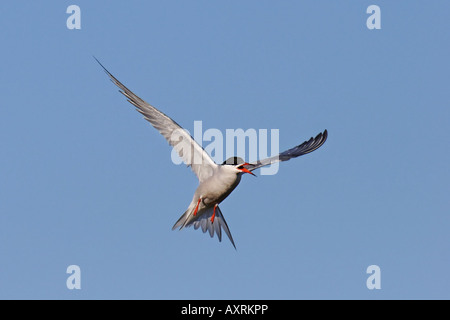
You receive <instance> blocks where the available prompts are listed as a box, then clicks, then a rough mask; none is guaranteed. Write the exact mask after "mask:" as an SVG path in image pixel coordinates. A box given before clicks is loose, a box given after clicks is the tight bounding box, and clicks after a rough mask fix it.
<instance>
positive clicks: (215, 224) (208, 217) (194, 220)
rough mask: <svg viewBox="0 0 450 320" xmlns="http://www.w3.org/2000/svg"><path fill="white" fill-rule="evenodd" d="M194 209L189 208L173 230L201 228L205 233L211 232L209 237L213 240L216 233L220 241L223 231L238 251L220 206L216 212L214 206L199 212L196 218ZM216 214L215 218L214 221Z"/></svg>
mask: <svg viewBox="0 0 450 320" xmlns="http://www.w3.org/2000/svg"><path fill="white" fill-rule="evenodd" d="M194 210H195V206H194V207H192V208H191V207H189V208H188V210H186V212H185V213H184V214H183V215H182V216H181V217H180V219H178V221H177V222H176V223H175V224H174V226H173V227H172V230H175V229H177V228H180V230H181V229H183V228H184V227H190V226H194V229H195V230H197V229H198V228H200V227H201V229H202V231H203V233H206V231H209V235H210V236H211V238H213V237H214V233H215V234H217V237H218V238H219V241H222V229H223V231H224V232H225V234H226V235H227V236H228V239H230V241H231V243H232V244H233V247H234V248H235V249H236V245H235V244H234V241H233V237H232V236H231V232H230V229H229V228H228V225H227V222H226V221H225V217H224V216H223V214H222V211H220V208H219V206H217V207H216V210H215V212H214V206H212V207H208V208H204V209H202V210H199V211H198V212H197V214H196V215H195V216H194V214H193V213H194ZM213 214H214V218H213V219H212V217H213Z"/></svg>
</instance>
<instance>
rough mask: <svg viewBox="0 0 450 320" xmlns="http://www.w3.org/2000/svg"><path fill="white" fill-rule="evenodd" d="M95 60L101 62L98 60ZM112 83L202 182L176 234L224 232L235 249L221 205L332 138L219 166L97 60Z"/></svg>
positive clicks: (321, 136)
mask: <svg viewBox="0 0 450 320" xmlns="http://www.w3.org/2000/svg"><path fill="white" fill-rule="evenodd" d="M94 59H95V60H97V58H95V57H94ZM97 62H98V63H99V64H100V66H101V67H102V68H103V70H104V71H105V72H106V74H107V75H108V76H109V78H110V79H111V81H112V82H113V83H114V84H115V85H116V86H117V87H119V92H120V93H122V94H123V95H124V96H125V97H126V98H127V99H128V102H130V103H131V104H132V105H134V106H135V107H136V110H137V111H138V112H140V113H141V114H142V115H143V116H144V119H145V120H147V121H148V122H150V123H151V125H152V126H153V127H155V128H156V129H157V130H158V131H159V132H160V133H161V134H162V135H163V136H164V138H166V140H167V141H168V142H169V144H170V145H171V146H172V147H173V148H174V149H175V150H176V151H177V153H178V154H179V156H180V157H181V159H182V160H183V162H184V163H185V164H186V165H187V166H188V167H191V169H192V171H193V172H194V173H195V175H196V176H197V178H198V180H199V186H198V187H197V190H195V193H194V197H193V198H192V201H191V203H190V205H189V207H188V209H187V210H186V212H185V213H184V214H183V215H181V217H180V218H179V219H178V221H177V222H176V223H175V225H174V226H173V228H172V230H175V229H177V228H179V229H180V230H181V229H183V228H185V227H191V226H193V227H194V229H198V228H201V229H202V231H203V233H206V232H207V231H208V232H209V234H210V236H211V237H214V234H217V237H218V239H219V241H222V229H223V231H224V232H225V234H226V235H227V236H228V238H229V239H230V241H231V243H232V244H233V246H234V248H235V249H236V245H235V243H234V240H233V237H232V236H231V233H230V229H229V228H228V225H227V222H226V221H225V217H224V216H223V214H222V211H221V210H220V208H219V204H220V203H221V202H222V201H223V200H225V198H226V197H228V196H229V195H230V193H231V192H232V191H233V190H234V189H235V188H236V187H237V185H238V184H239V182H240V181H241V176H242V175H243V174H244V173H249V174H252V175H254V174H253V172H252V171H254V170H256V169H258V168H261V167H263V166H267V165H270V164H273V163H276V162H280V161H287V160H289V159H292V158H296V157H299V156H302V155H305V154H307V153H310V152H313V151H314V150H316V149H318V148H319V147H320V146H322V145H323V144H324V143H325V141H326V139H327V136H328V132H327V130H325V131H323V132H321V133H319V134H318V135H317V136H316V137H315V138H313V137H311V138H310V139H309V140H307V141H305V142H303V143H302V144H300V145H298V146H295V147H293V148H291V149H289V150H286V151H284V152H282V153H280V154H279V155H277V156H273V157H270V158H267V159H263V160H258V161H256V162H252V163H248V162H245V161H244V160H243V159H242V158H239V157H231V158H229V159H227V160H226V161H224V162H223V163H222V164H217V163H215V162H214V160H213V159H212V158H211V157H210V156H209V154H208V153H207V152H206V151H205V150H204V149H203V148H202V147H201V146H200V145H199V144H198V143H197V142H196V141H195V140H194V139H193V138H192V137H191V136H190V134H189V133H188V132H187V131H186V130H184V129H183V128H182V127H181V126H180V125H179V124H177V123H176V122H175V121H174V120H172V119H171V118H170V117H168V116H167V115H165V114H164V113H162V112H161V111H159V110H158V109H156V108H155V107H153V106H152V105H150V104H149V103H147V102H145V101H144V100H142V99H141V98H140V97H138V96H137V95H136V94H134V93H133V92H132V91H131V90H130V89H128V88H127V87H125V86H124V85H123V84H122V83H121V82H120V81H119V80H117V78H115V77H114V76H113V75H112V74H111V73H110V72H109V71H108V70H107V69H106V68H105V67H104V66H103V65H102V64H101V63H100V61H98V60H97Z"/></svg>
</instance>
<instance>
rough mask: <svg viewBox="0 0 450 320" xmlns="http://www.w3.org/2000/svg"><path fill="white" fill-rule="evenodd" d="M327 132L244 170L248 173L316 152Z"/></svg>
mask: <svg viewBox="0 0 450 320" xmlns="http://www.w3.org/2000/svg"><path fill="white" fill-rule="evenodd" d="M327 137H328V132H327V130H325V131H324V132H323V133H322V132H321V133H319V134H318V135H317V136H316V137H315V138H312V137H311V139H309V140H308V141H305V142H303V143H302V144H300V145H298V146H296V147H294V148H291V149H289V150H286V151H284V152H282V153H280V154H279V155H277V156H274V157H270V158H266V159H264V160H258V161H256V162H252V163H250V164H248V165H245V168H247V169H248V170H250V171H253V170H256V169H258V168H261V167H264V166H268V165H270V164H272V163H275V162H280V161H288V160H289V159H292V158H297V157H300V156H302V155H304V154H307V153H310V152H313V151H314V150H317V149H318V148H319V147H320V146H322V145H323V144H324V143H325V141H326V140H327Z"/></svg>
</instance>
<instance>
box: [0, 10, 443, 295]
mask: <svg viewBox="0 0 450 320" xmlns="http://www.w3.org/2000/svg"><path fill="white" fill-rule="evenodd" d="M71 4H76V5H78V6H79V7H80V8H81V30H69V29H67V27H66V19H67V18H68V17H69V15H68V14H66V8H67V7H68V6H69V5H71ZM371 4H376V5H378V6H380V8H381V29H380V30H369V29H368V28H367V27H366V19H367V18H368V17H369V15H368V14H367V13H366V9H367V7H368V6H369V5H371ZM449 10H450V3H449V2H448V1H432V2H429V1H428V2H427V1H408V2H407V1H395V2H394V3H393V2H392V1H320V2H319V1H277V2H273V1H245V2H240V1H228V2H227V3H219V1H164V2H163V1H158V2H156V1H145V2H144V1H128V2H127V5H124V4H123V3H119V2H117V3H111V2H109V1H95V2H92V1H76V2H69V1H59V2H58V3H55V2H51V1H40V2H26V3H24V2H23V3H22V2H7V1H3V2H2V3H1V4H0V12H2V19H0V30H2V31H1V32H0V41H1V43H2V50H1V51H0V57H1V72H0V81H1V84H2V85H1V89H0V90H1V107H0V147H1V156H0V298H2V299H11V298H24V299H80V298H83V299H435V298H437V299H449V298H450V293H449V292H450V290H449V285H450V276H449V273H448V270H449V268H450V255H449V250H450V241H449V240H450V236H449V230H450V216H449V213H450V200H449V196H448V192H449V191H450V183H449V181H450V170H448V166H449V163H450V151H449V148H448V145H449V141H450V134H449V132H448V127H449V124H450V109H449V102H450V98H449V84H450V81H449V74H450V64H449V62H448V57H449V56H450V39H449V28H448V22H447V20H448V12H449ZM93 55H95V56H96V57H97V58H98V59H99V60H100V61H102V63H103V64H104V65H105V66H106V67H107V68H108V69H109V70H110V71H111V72H112V73H113V74H114V75H115V76H116V77H117V78H118V79H119V80H120V81H122V82H123V83H124V84H125V85H127V86H128V87H129V88H130V89H131V90H133V91H134V92H135V93H136V94H138V95H140V96H141V97H142V98H143V99H145V100H146V101H148V102H150V103H152V104H153V105H155V106H156V107H158V108H160V109H161V110H162V111H163V112H165V113H166V114H168V115H169V116H171V117H173V118H174V119H175V120H176V121H177V122H178V123H180V124H181V125H182V126H184V127H186V128H187V129H188V130H190V131H191V130H193V126H194V120H201V121H202V123H203V129H204V130H206V129H208V128H217V129H219V130H221V131H223V132H225V130H226V129H229V128H231V129H237V128H243V129H249V128H254V129H269V130H270V129H279V130H280V131H279V132H280V149H281V150H285V149H287V148H290V147H292V146H294V145H296V144H299V143H301V142H303V141H304V140H306V139H309V137H311V136H315V135H316V134H317V133H319V132H321V131H323V130H324V129H328V131H329V138H328V141H327V142H326V143H325V145H324V146H323V147H322V148H320V149H319V150H317V151H315V152H314V153H311V154H309V155H306V156H304V157H301V158H298V159H294V160H291V161H289V162H286V163H283V164H282V165H280V170H279V172H278V173H277V174H276V175H273V176H259V177H258V178H254V177H251V176H244V177H243V181H242V182H241V184H240V185H239V186H238V188H237V189H236V190H235V191H234V192H233V193H232V194H231V195H230V196H229V197H228V198H227V199H226V200H225V201H224V202H223V203H222V205H221V209H222V212H223V214H224V215H225V217H226V219H227V222H228V225H229V227H230V230H231V233H232V234H233V237H234V240H235V242H236V246H237V250H234V248H233V246H232V245H231V244H230V243H229V242H228V240H227V239H226V238H225V239H224V241H222V242H221V243H219V242H218V241H217V239H216V238H214V239H211V238H209V236H208V235H205V234H203V233H201V232H200V231H194V230H193V229H186V230H183V231H171V227H172V225H173V224H174V223H175V222H176V220H177V219H178V218H179V216H180V215H181V214H182V213H183V212H184V211H185V210H186V208H187V206H188V204H189V202H190V201H191V198H192V195H193V192H194V190H195V188H196V186H197V180H196V178H195V176H194V175H193V174H192V172H191V171H190V170H189V169H186V168H185V167H184V166H175V165H174V164H173V163H172V162H171V161H170V159H171V158H170V155H171V148H170V147H169V146H168V145H167V143H166V142H165V141H164V139H163V138H162V136H160V135H159V134H158V132H157V131H156V130H155V129H153V128H152V127H151V126H150V125H149V124H148V123H147V122H146V121H144V120H143V119H142V117H141V115H139V114H138V113H137V112H136V111H134V110H133V107H132V106H131V105H130V104H128V103H127V102H126V100H125V99H124V97H123V96H121V95H120V94H119V93H118V92H117V90H116V88H115V86H114V85H113V84H112V83H111V82H110V81H109V80H108V78H107V76H106V75H105V74H104V72H103V71H102V70H101V68H100V67H99V66H98V64H97V63H96V62H95V60H94V59H93V58H92V56H93ZM257 173H258V172H257ZM180 186H181V187H180ZM69 265H78V266H80V268H81V286H82V289H81V290H68V289H67V287H66V279H67V277H68V276H69V275H68V274H66V268H67V267H68V266H69ZM370 265H378V266H379V267H380V269H381V289H380V290H368V288H367V287H366V280H367V278H368V276H369V275H368V274H366V268H367V267H368V266H370Z"/></svg>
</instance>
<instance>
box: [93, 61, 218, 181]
mask: <svg viewBox="0 0 450 320" xmlns="http://www.w3.org/2000/svg"><path fill="white" fill-rule="evenodd" d="M94 59H95V60H97V58H95V57H94ZM97 62H98V63H99V64H100V66H101V67H102V68H103V70H105V72H106V74H107V75H108V76H109V78H110V79H111V81H112V82H113V83H114V84H115V85H116V86H118V87H119V89H120V90H119V91H120V93H122V94H123V95H124V96H125V97H126V98H127V99H128V102H130V103H131V104H132V105H134V106H135V107H136V110H137V111H138V112H140V113H141V114H142V115H143V116H144V119H145V120H147V121H148V122H150V123H151V125H152V126H153V127H155V128H156V129H157V130H158V131H159V132H160V133H161V134H162V135H163V136H164V138H166V140H167V141H168V142H169V144H170V145H171V146H172V147H173V148H174V149H175V151H176V152H177V153H178V155H179V156H180V157H181V159H182V160H183V162H184V163H185V164H186V165H187V166H190V167H191V168H192V171H193V172H194V173H195V175H196V176H197V178H198V179H199V180H200V182H202V181H204V180H206V179H207V178H209V177H210V176H212V175H213V172H214V170H215V168H216V167H217V164H216V163H215V162H214V160H213V159H212V158H211V157H210V156H209V154H208V153H207V152H206V151H205V150H204V149H203V148H202V147H201V146H200V145H199V144H198V143H197V142H196V141H195V140H194V138H192V137H191V135H190V134H189V133H188V132H187V131H186V130H184V129H183V128H182V127H181V126H180V125H179V124H178V123H176V122H175V121H173V120H172V119H171V118H169V117H168V116H167V115H165V114H164V113H162V112H161V111H159V110H158V109H156V108H155V107H153V106H151V105H150V104H149V103H147V102H145V101H144V100H142V99H141V98H139V97H138V96H137V95H135V94H134V93H133V92H132V91H131V90H129V89H128V88H127V87H125V86H124V85H123V84H122V83H121V82H120V81H119V80H117V79H116V78H115V77H114V76H113V75H112V74H111V73H110V72H109V71H108V70H107V69H106V68H105V67H104V66H103V65H102V64H101V63H100V61H98V60H97Z"/></svg>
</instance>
